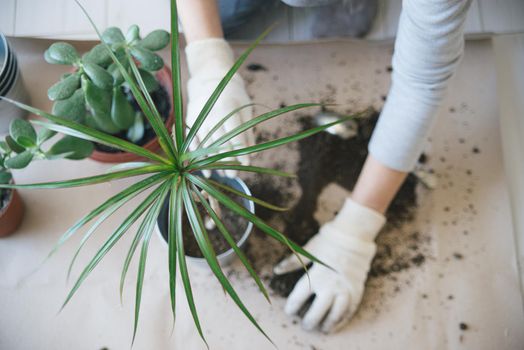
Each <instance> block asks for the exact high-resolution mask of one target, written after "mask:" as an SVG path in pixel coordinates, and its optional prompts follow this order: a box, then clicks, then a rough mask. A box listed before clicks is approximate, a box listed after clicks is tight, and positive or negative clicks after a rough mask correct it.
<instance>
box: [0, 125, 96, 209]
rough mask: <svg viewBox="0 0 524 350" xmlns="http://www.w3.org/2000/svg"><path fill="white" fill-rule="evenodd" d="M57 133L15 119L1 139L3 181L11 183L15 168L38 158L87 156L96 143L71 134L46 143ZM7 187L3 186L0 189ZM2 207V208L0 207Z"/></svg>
mask: <svg viewBox="0 0 524 350" xmlns="http://www.w3.org/2000/svg"><path fill="white" fill-rule="evenodd" d="M54 135H55V132H54V131H51V130H49V129H45V128H42V129H40V131H39V132H37V131H36V130H35V129H34V128H33V126H32V125H31V123H29V122H27V121H25V120H22V119H15V120H13V121H12V122H11V124H10V125H9V135H7V136H6V137H5V139H4V140H3V141H0V185H7V184H9V183H11V181H12V179H13V175H12V173H11V171H12V170H13V169H23V168H25V167H27V166H28V165H29V164H30V163H31V162H32V161H33V160H37V159H48V160H51V159H59V158H67V159H74V160H78V159H84V158H86V157H89V155H90V154H91V152H93V144H92V143H91V142H89V141H85V140H82V139H78V138H76V137H72V136H64V137H62V138H61V139H59V140H57V141H55V142H54V143H53V145H52V146H50V147H46V148H44V145H45V144H46V143H48V142H49V140H50V139H51V138H52V137H53V136H54ZM4 190H5V189H2V188H0V191H4ZM0 198H2V196H0ZM0 209H2V208H0Z"/></svg>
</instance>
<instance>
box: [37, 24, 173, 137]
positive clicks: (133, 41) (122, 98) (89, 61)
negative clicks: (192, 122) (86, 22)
mask: <svg viewBox="0 0 524 350" xmlns="http://www.w3.org/2000/svg"><path fill="white" fill-rule="evenodd" d="M168 44H169V33H168V32H166V31H165V30H155V31H153V32H151V33H149V34H148V35H146V36H145V37H144V38H141V36H140V30H139V28H138V26H137V25H132V26H131V27H129V29H128V31H127V33H126V35H124V34H123V32H122V31H121V30H120V29H119V28H116V27H111V28H108V29H106V30H105V31H104V33H103V34H102V36H101V43H99V44H97V45H95V46H94V47H93V48H92V49H91V50H89V51H88V52H87V53H85V54H84V55H82V56H80V55H79V53H78V51H77V50H76V49H75V48H74V47H73V46H72V45H71V44H69V43H65V42H57V43H54V44H52V45H51V46H50V47H49V48H48V49H47V50H46V51H45V53H44V58H45V60H46V61H47V62H48V63H51V64H61V65H70V66H71V72H69V73H66V74H64V75H63V76H62V78H61V80H60V81H59V82H57V83H56V84H54V85H53V86H51V87H50V88H49V90H48V91H47V95H48V97H49V99H50V100H52V101H54V104H53V109H52V113H53V114H54V115H57V116H60V117H65V118H69V119H71V120H73V121H75V122H77V123H81V124H84V125H87V126H89V127H92V128H94V129H97V130H101V131H103V132H105V133H108V134H113V135H114V134H118V133H121V132H125V133H126V138H127V139H128V140H130V141H132V142H135V143H136V142H138V141H139V140H140V139H141V138H142V137H143V135H144V117H143V115H142V113H141V112H140V111H135V109H134V108H133V106H132V103H133V102H134V101H133V97H132V94H131V93H130V88H129V83H128V82H127V81H126V79H124V76H123V74H122V72H121V71H120V69H119V65H117V63H115V62H113V59H112V57H111V56H112V55H114V56H115V57H116V58H117V60H118V62H119V63H120V65H121V66H122V67H124V69H125V70H126V72H127V73H128V75H131V74H132V70H133V69H137V70H138V72H139V73H140V77H141V79H142V81H143V82H144V85H145V87H146V89H147V91H148V93H152V92H153V91H156V90H157V89H158V88H159V83H158V81H157V80H156V78H155V76H154V72H155V71H158V70H159V69H161V68H162V67H163V66H164V61H163V60H162V57H160V56H159V55H157V54H156V53H155V52H154V51H158V50H161V49H163V48H165V47H166V46H167V45H168ZM108 47H109V48H110V50H111V53H112V54H110V53H109V52H108V50H107V48H108ZM132 66H133V67H132Z"/></svg>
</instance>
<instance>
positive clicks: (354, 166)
mask: <svg viewBox="0 0 524 350" xmlns="http://www.w3.org/2000/svg"><path fill="white" fill-rule="evenodd" d="M378 116H379V113H378V112H375V113H374V114H373V115H372V116H371V117H369V118H366V119H359V120H358V121H357V123H358V135H357V136H355V137H353V138H350V139H347V140H345V139H342V138H340V137H338V136H335V135H332V134H329V133H325V132H323V133H319V134H316V135H313V136H311V137H309V138H307V139H304V140H302V141H299V142H298V150H299V153H300V161H299V164H298V170H297V175H298V180H296V181H298V184H299V186H300V188H301V190H302V191H301V192H302V195H301V197H300V198H299V199H298V202H297V203H296V204H295V205H294V206H293V208H292V209H291V210H290V211H287V212H285V213H284V214H282V213H275V212H273V211H270V210H265V209H263V208H258V207H257V215H258V216H260V217H261V218H263V219H264V220H270V219H272V218H275V216H278V217H279V219H280V220H281V221H283V222H284V229H283V232H284V234H285V235H286V236H287V237H289V238H290V239H291V240H293V241H295V242H297V243H298V244H300V245H303V244H305V243H306V242H307V241H308V240H309V239H310V238H311V237H312V236H313V235H315V234H316V233H317V232H318V230H319V228H320V224H319V223H318V222H317V221H316V220H315V218H314V213H315V212H316V211H317V205H318V203H317V202H318V201H317V199H318V197H319V195H320V194H321V192H322V190H323V189H324V188H325V187H326V186H328V185H329V184H331V183H336V184H338V185H340V186H341V187H343V188H345V189H347V190H349V191H351V190H352V189H353V187H354V185H355V183H356V181H357V178H358V175H359V173H360V170H361V168H362V166H363V164H364V161H365V159H366V156H367V154H368V152H367V145H368V143H369V139H370V137H371V134H372V132H373V128H374V126H375V124H376V122H377V120H378ZM300 124H301V128H302V129H303V130H305V129H309V128H311V127H313V126H314V125H313V124H312V118H311V117H309V116H306V117H302V118H301V119H300ZM275 136H276V135H270V134H269V133H267V132H266V133H263V132H262V133H259V134H258V135H257V141H258V142H260V141H264V140H267V139H271V138H274V137H275ZM312 155H314V157H313V156H312ZM277 168H278V166H277ZM288 181H293V180H288ZM417 182H418V180H417V178H416V177H415V176H414V175H411V174H410V175H409V176H408V178H407V179H406V181H405V183H404V184H403V186H402V187H401V189H400V191H399V192H398V194H397V196H396V197H395V199H394V200H393V202H392V204H391V206H390V208H389V210H388V212H387V213H386V217H387V220H388V224H387V227H386V228H385V229H384V230H383V232H382V233H381V235H379V238H378V239H377V243H378V248H377V255H376V257H375V259H374V261H373V263H372V266H371V270H370V277H379V276H384V275H390V274H393V273H397V272H399V271H402V270H405V269H408V268H411V267H419V266H421V265H423V264H424V262H425V261H426V258H425V254H424V252H423V251H422V249H421V248H420V247H421V245H422V243H423V241H424V240H427V239H428V238H427V237H426V236H424V235H422V234H420V233H419V232H412V233H407V237H406V235H405V234H403V235H402V237H392V235H388V232H389V231H391V228H399V227H401V226H402V225H403V223H405V222H407V221H410V220H412V218H413V215H414V209H415V207H416V193H415V188H416V185H417ZM248 186H249V187H250V189H251V191H252V193H253V195H254V196H255V197H259V198H261V199H263V200H267V201H269V202H272V203H278V204H282V203H288V202H289V201H290V197H292V196H293V194H292V193H290V191H289V190H288V188H289V187H291V186H289V183H286V182H283V181H274V179H271V178H269V179H268V178H267V177H266V176H264V175H258V176H257V177H255V179H254V180H252V181H249V183H248ZM259 249H260V248H259ZM286 254H287V252H286ZM267 260H269V259H267ZM302 275H303V271H297V272H292V273H289V274H286V275H282V276H272V277H271V279H270V286H271V288H272V289H273V290H274V291H275V292H276V293H277V294H280V295H282V296H287V295H289V293H290V292H291V290H292V288H293V286H294V285H295V283H296V282H297V281H298V279H299V278H300V277H301V276H302Z"/></svg>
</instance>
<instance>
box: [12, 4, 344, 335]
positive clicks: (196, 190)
mask: <svg viewBox="0 0 524 350" xmlns="http://www.w3.org/2000/svg"><path fill="white" fill-rule="evenodd" d="M84 12H85V10H84ZM86 15H87V13H86ZM88 18H89V16H88ZM90 21H91V23H92V20H91V19H90ZM177 23H178V19H177V9H176V4H175V1H174V0H172V1H171V31H172V35H171V66H172V84H173V91H174V93H173V101H172V102H173V105H174V113H175V126H174V129H173V132H172V134H171V133H170V131H168V130H167V129H166V127H165V126H164V124H163V123H162V121H161V120H160V116H159V113H158V111H157V110H156V108H155V105H154V103H153V101H152V100H151V97H150V95H149V94H148V91H147V87H146V84H145V82H144V79H143V77H142V75H141V74H140V70H139V67H137V66H136V65H135V64H134V62H133V61H132V60H130V61H129V63H130V65H129V66H130V68H131V73H132V74H130V73H129V71H128V69H127V67H126V66H124V65H123V64H122V62H121V61H120V60H119V59H118V57H117V55H116V54H115V53H114V52H113V51H112V50H111V46H110V45H109V44H107V43H105V42H103V43H102V45H103V47H105V48H106V51H107V53H108V54H109V55H110V57H111V59H112V60H113V63H114V64H115V65H116V67H117V68H118V69H119V72H120V73H121V74H122V76H123V77H124V79H125V81H126V83H127V84H128V85H129V88H130V90H131V91H132V93H133V96H134V98H135V99H136V101H137V102H138V104H139V105H140V107H141V109H142V112H143V114H144V116H145V117H146V118H147V120H148V121H149V122H150V123H151V125H152V126H153V128H154V131H155V132H156V134H157V136H158V139H159V143H160V145H161V147H162V150H163V152H164V154H161V155H160V154H155V153H152V152H151V151H149V150H147V149H145V148H142V147H139V146H137V145H135V144H133V143H130V142H127V141H125V140H122V139H119V138H116V137H114V136H111V135H108V134H106V133H104V132H101V131H99V130H96V129H94V128H90V127H88V126H84V125H82V124H80V123H78V122H76V121H74V120H71V119H69V118H64V117H60V116H56V115H53V114H51V113H46V112H44V111H42V110H39V109H36V108H33V107H30V106H27V105H24V104H22V103H19V102H14V101H12V102H13V103H15V104H16V105H18V106H19V107H21V108H24V109H26V110H28V111H30V112H32V113H35V114H37V115H40V116H42V117H43V118H45V119H47V120H48V121H33V123H35V124H37V125H40V126H42V127H44V128H47V129H50V130H54V131H57V132H60V133H63V134H66V135H70V136H74V137H78V138H81V139H84V140H89V141H95V142H99V143H101V144H105V145H108V146H111V147H114V148H117V149H120V150H122V151H126V152H131V153H134V154H137V155H139V156H141V157H144V158H145V159H147V162H144V163H141V164H138V165H137V164H130V165H129V167H123V168H119V169H117V170H115V171H112V172H110V173H105V174H100V175H96V176H90V177H85V178H77V179H72V180H67V181H57V182H47V183H37V184H23V185H17V186H6V185H3V186H4V187H17V188H64V187H75V186H85V185H94V184H98V183H102V182H108V181H114V180H120V179H124V178H129V177H134V176H138V175H147V177H146V178H145V179H140V180H137V181H136V182H134V183H133V184H131V185H130V186H129V187H128V188H126V189H125V190H123V191H122V192H120V193H118V194H116V195H114V196H113V197H111V198H109V199H107V200H106V201H105V202H103V203H102V204H101V205H100V206H98V207H96V208H95V209H93V210H91V211H90V212H89V213H88V214H87V215H85V216H84V217H82V218H81V219H80V220H78V221H77V222H76V223H75V224H74V225H73V226H72V227H71V228H69V229H68V230H67V231H66V232H65V234H64V235H63V236H62V237H61V238H60V239H59V241H58V242H57V244H56V246H55V247H54V248H53V250H52V252H51V253H50V255H51V254H52V253H54V252H55V251H56V249H58V248H59V247H60V246H62V245H63V244H64V243H65V242H66V241H67V240H68V239H69V238H70V237H71V236H73V235H74V234H75V233H76V232H77V231H78V230H79V229H80V228H82V227H84V226H86V225H90V226H89V229H88V230H87V232H86V233H85V235H84V236H83V239H82V241H81V243H80V248H82V246H83V245H84V244H85V243H86V241H87V240H88V239H89V237H90V236H91V235H92V234H94V232H95V231H96V229H97V228H98V227H99V225H100V224H101V223H102V222H104V220H106V219H107V218H108V217H109V216H111V215H113V214H114V213H115V212H117V211H118V210H119V209H120V208H121V207H122V206H124V205H126V204H127V203H128V202H129V201H130V200H131V199H132V198H134V197H136V196H137V195H138V194H140V193H143V192H146V191H147V193H148V194H147V196H146V198H145V199H144V200H143V201H142V202H141V203H140V204H138V205H137V206H136V207H134V209H133V210H132V212H131V214H129V215H128V216H127V217H126V218H125V219H123V221H122V222H121V224H120V225H119V226H118V227H117V228H116V229H115V230H114V231H113V232H112V233H111V234H110V236H109V238H108V239H107V240H106V241H105V242H104V244H103V245H102V246H101V247H100V248H99V249H98V251H97V252H96V254H95V255H94V256H93V258H92V259H91V260H90V262H89V263H88V264H87V265H86V266H85V268H84V269H83V270H82V272H81V273H80V275H79V277H78V279H77V280H76V282H75V283H74V285H73V287H72V289H71V291H70V292H69V294H68V295H67V297H66V299H65V302H64V306H65V305H66V304H67V303H68V302H69V301H70V300H71V297H72V296H73V295H74V294H75V292H76V291H77V290H78V288H79V287H80V285H81V284H82V283H83V282H84V281H85V279H86V278H87V276H88V275H89V273H90V272H91V271H93V269H94V268H95V267H96V266H97V265H98V263H99V262H100V261H101V260H102V259H103V258H104V256H105V255H106V254H107V253H108V252H109V251H110V250H111V248H112V247H113V246H114V245H115V244H116V243H117V242H118V241H119V240H120V239H121V238H122V237H123V236H124V235H125V234H132V235H133V234H134V238H133V240H132V243H131V245H130V247H129V252H128V254H127V256H126V258H125V262H124V268H123V271H122V275H121V283H120V293H122V287H123V285H124V279H125V278H126V274H127V271H128V268H129V264H130V262H131V260H132V258H133V256H134V255H135V253H136V252H137V250H138V249H139V246H141V247H140V252H139V263H138V277H137V282H136V299H135V321H134V331H133V339H134V337H135V335H136V330H137V325H138V318H139V310H140V303H141V293H142V286H143V281H144V273H145V266H146V259H147V254H148V246H149V242H150V240H151V237H152V232H153V229H154V226H155V221H156V219H157V217H158V215H159V212H160V210H161V207H162V204H163V203H164V201H165V200H166V199H167V200H168V201H169V215H168V261H167V266H168V269H169V286H170V298H171V303H172V312H173V316H174V315H175V289H176V288H175V287H176V285H175V283H176V278H175V276H176V272H177V270H178V271H179V273H180V275H181V281H182V284H183V288H184V290H185V294H186V297H187V302H188V304H189V309H190V312H191V314H192V317H193V320H194V323H195V326H196V328H197V330H198V332H199V334H200V336H201V337H202V339H204V335H203V332H202V329H201V326H200V321H199V317H198V313H197V310H196V306H195V301H194V299H193V293H192V289H191V283H190V278H189V274H188V268H187V265H186V259H185V251H184V244H183V241H184V239H183V235H189V234H192V235H194V237H195V239H196V241H197V243H198V246H199V248H200V250H201V252H202V255H203V256H204V258H205V260H206V261H207V263H208V264H209V267H210V269H211V270H212V272H213V273H214V275H215V276H216V278H217V279H218V281H219V282H220V284H221V285H222V287H223V288H224V290H225V291H226V292H227V293H228V294H229V295H230V297H231V298H232V299H233V301H234V302H235V303H236V305H237V306H238V307H239V308H240V309H241V310H242V312H243V313H244V315H245V316H246V317H247V318H248V319H249V320H250V321H251V322H252V323H253V324H254V326H255V327H256V328H257V329H258V330H259V331H260V332H262V333H263V334H264V335H266V334H265V333H264V331H263V330H262V328H261V327H260V326H259V325H258V323H257V322H256V320H255V318H254V317H253V316H252V314H251V313H250V312H249V310H248V309H247V308H246V306H245V305H244V304H243V302H242V301H241V299H240V298H239V296H238V295H237V293H236V292H235V289H234V288H233V286H232V285H231V283H230V282H229V280H228V278H227V277H226V275H225V274H224V272H223V271H222V268H221V267H220V265H219V263H218V260H217V254H216V252H215V251H214V248H213V247H212V245H211V244H210V240H209V236H208V231H207V229H206V227H205V225H204V223H203V222H204V218H203V217H202V214H201V213H200V212H199V210H198V209H197V205H199V204H201V205H202V206H203V207H204V209H205V211H206V212H207V214H208V215H209V217H210V218H211V219H212V220H213V221H214V222H215V224H216V227H217V228H218V229H219V231H220V232H221V234H222V235H223V236H224V238H225V239H226V241H227V242H228V243H229V244H230V246H231V248H232V249H233V250H234V251H235V252H236V254H237V255H238V257H239V258H240V261H241V262H242V263H243V264H244V266H245V267H246V269H247V271H248V272H249V274H250V275H251V277H252V278H253V279H254V281H255V282H256V284H257V285H258V287H259V289H260V291H261V292H262V293H263V294H264V296H265V297H266V298H268V299H269V297H268V293H267V291H266V288H265V287H264V285H263V283H262V282H261V280H260V278H259V277H258V276H257V274H256V273H255V271H254V269H253V268H252V266H251V265H250V263H249V261H248V260H247V258H246V256H245V255H244V253H243V252H242V251H241V250H240V249H239V248H238V246H237V245H236V243H235V240H234V239H233V238H232V235H231V234H230V232H228V230H227V229H226V227H225V225H224V224H223V223H222V221H221V217H220V216H219V214H217V212H215V210H214V209H213V206H212V205H211V204H210V199H212V200H216V201H217V202H219V203H220V204H221V205H223V206H224V207H226V208H228V209H230V210H231V211H233V212H234V213H236V214H237V215H239V216H241V217H243V218H245V219H247V220H248V221H251V222H252V223H253V224H254V225H255V226H256V227H257V228H258V229H259V230H260V231H262V232H264V233H265V234H267V235H269V236H270V237H272V238H274V239H276V240H277V241H279V242H281V243H282V244H284V245H286V246H287V247H289V249H291V250H292V251H293V252H294V253H296V254H297V255H298V256H299V257H300V255H302V256H304V257H307V258H309V259H310V260H311V261H315V262H318V263H322V262H321V261H319V260H318V259H317V258H315V257H314V256H312V255H311V254H309V253H308V252H307V251H305V250H304V249H302V248H301V247H300V246H299V245H297V244H296V243H294V242H292V241H291V240H289V239H288V238H286V236H285V235H284V234H282V233H281V232H279V231H278V230H276V229H274V228H272V227H271V226H269V225H268V224H267V223H266V222H264V221H263V220H262V219H260V218H258V217H257V216H256V215H255V214H253V213H251V212H249V211H248V210H247V209H245V208H244V207H243V206H242V205H240V204H238V203H237V202H236V201H235V200H233V199H232V198H231V197H230V196H229V195H228V194H233V195H242V196H243V197H245V198H247V199H249V200H252V201H254V202H255V203H257V204H259V205H262V206H267V207H269V208H272V209H275V206H273V205H271V204H269V203H266V202H264V201H262V200H259V199H256V198H254V197H252V196H249V195H246V194H243V193H240V192H239V191H236V190H234V189H232V188H230V187H228V186H225V185H218V184H217V183H214V182H212V181H211V180H210V179H208V178H206V177H205V176H203V175H201V174H202V173H204V172H205V171H206V170H210V171H212V170H227V169H231V170H237V171H241V172H243V171H245V172H254V173H259V174H269V175H275V176H285V177H289V176H294V175H292V174H288V173H284V172H282V171H279V170H274V169H270V168H263V167H256V166H246V165H241V164H239V163H238V162H235V161H228V159H230V158H233V157H238V156H241V155H249V154H253V153H257V152H262V151H265V150H269V149H272V148H275V147H279V146H282V145H285V144H288V143H290V142H294V141H298V140H301V139H304V138H306V137H308V136H310V135H313V134H315V133H318V132H320V131H322V130H325V129H327V128H329V127H331V126H333V125H335V124H336V123H339V122H343V121H345V120H348V119H349V118H351V117H349V116H348V117H345V118H342V119H341V120H340V121H337V122H334V123H331V124H327V125H323V126H319V127H315V128H312V129H309V130H306V131H302V132H299V133H297V134H293V135H291V136H286V137H282V138H279V139H275V140H272V141H267V142H263V143H260V144H256V145H251V146H246V147H244V146H242V147H240V146H239V147H236V148H234V149H223V148H222V145H224V144H225V143H226V142H227V141H229V140H231V139H232V138H234V137H235V136H237V135H239V134H241V133H243V132H245V131H247V130H248V129H250V128H252V127H254V126H256V125H258V124H260V123H262V122H264V121H267V120H269V119H272V118H275V117H278V116H281V115H283V114H284V113H287V112H292V111H297V110H301V109H304V108H308V107H314V106H319V104H315V103H304V104H296V105H292V106H288V107H284V108H280V109H277V110H273V111H270V112H267V113H264V114H261V115H259V116H256V117H254V118H253V119H251V120H249V121H248V122H246V123H244V124H242V125H239V126H238V127H236V128H234V129H233V130H231V131H230V132H227V133H226V134H224V135H222V136H220V137H217V138H216V139H214V141H211V140H213V138H212V137H211V135H213V134H214V133H215V132H216V131H217V130H218V129H219V128H220V126H221V125H222V124H223V123H225V122H226V121H227V119H228V118H230V117H231V116H233V115H234V114H235V113H236V112H238V110H234V111H231V113H229V114H228V115H226V116H224V117H223V119H222V120H221V121H219V122H218V123H217V125H215V127H214V128H212V130H210V131H209V134H208V135H207V136H205V137H203V138H202V140H201V141H200V143H199V145H198V146H196V148H194V149H190V145H191V144H192V141H193V140H194V139H195V137H196V135H197V133H198V131H199V129H200V127H201V126H202V124H203V123H204V121H205V120H206V117H207V116H208V114H209V112H210V110H211V109H212V108H213V105H214V104H215V102H216V101H217V99H218V98H219V96H220V94H221V93H222V91H223V90H224V88H225V87H226V86H227V84H228V82H229V81H230V80H231V78H232V77H233V75H234V74H235V72H237V70H238V69H239V67H240V66H241V65H242V63H243V62H244V61H245V60H246V58H247V57H248V55H249V54H250V53H251V51H252V50H253V49H254V47H255V46H256V45H257V44H258V43H259V41H260V40H261V39H262V38H263V37H264V35H265V34H263V35H262V36H261V37H260V38H259V39H257V40H256V41H255V42H254V43H253V44H252V45H251V46H250V47H249V48H248V49H247V50H246V51H245V52H244V53H243V54H242V55H241V56H240V57H239V58H238V60H237V61H236V62H235V64H234V65H233V67H231V69H230V70H229V72H228V73H227V74H226V75H225V76H224V78H223V79H222V80H221V82H220V83H219V84H218V86H217V87H216V89H215V90H214V91H213V93H212V94H211V95H210V96H209V99H208V100H207V102H206V103H205V105H204V107H203V108H202V110H201V111H200V114H199V115H198V117H197V118H196V120H195V122H194V124H193V125H188V126H187V128H186V126H184V121H183V111H182V92H181V91H182V90H181V78H180V53H179V38H178V28H177ZM93 26H94V27H95V29H96V26H95V25H94V23H93ZM96 30H97V29H96ZM97 33H98V34H99V35H100V32H99V31H98V30H97ZM184 215H185V216H186V217H187V219H188V221H189V224H190V228H191V231H185V232H183V230H182V222H183V217H184ZM137 221H139V222H140V225H139V227H138V229H137V231H136V232H135V233H131V232H129V229H130V227H131V225H132V224H133V223H135V222H137ZM80 248H79V249H80ZM77 254H78V251H77ZM76 256H77V255H75V257H76ZM266 337H267V335H266ZM204 341H205V339H204Z"/></svg>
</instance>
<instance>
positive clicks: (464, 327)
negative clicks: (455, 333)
mask: <svg viewBox="0 0 524 350" xmlns="http://www.w3.org/2000/svg"><path fill="white" fill-rule="evenodd" d="M459 328H460V330H461V331H467V330H468V329H469V327H468V325H467V324H465V323H464V322H460V323H459Z"/></svg>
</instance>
